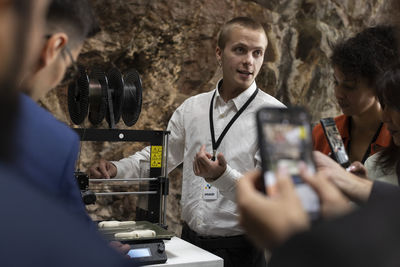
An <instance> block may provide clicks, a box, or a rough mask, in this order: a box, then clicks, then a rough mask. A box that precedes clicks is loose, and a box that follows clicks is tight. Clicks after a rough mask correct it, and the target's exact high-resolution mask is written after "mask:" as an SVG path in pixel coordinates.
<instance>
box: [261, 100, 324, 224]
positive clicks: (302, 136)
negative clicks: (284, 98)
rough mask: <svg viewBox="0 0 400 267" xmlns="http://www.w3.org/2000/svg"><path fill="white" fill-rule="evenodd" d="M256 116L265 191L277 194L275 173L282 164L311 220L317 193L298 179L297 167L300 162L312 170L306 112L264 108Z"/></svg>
mask: <svg viewBox="0 0 400 267" xmlns="http://www.w3.org/2000/svg"><path fill="white" fill-rule="evenodd" d="M256 116H257V128H258V136H259V138H258V139H259V145H260V154H261V161H262V172H263V175H262V176H263V179H262V180H263V182H264V189H265V193H266V194H267V195H269V196H271V197H273V196H274V195H275V194H276V192H277V187H276V182H277V179H276V176H275V173H276V171H277V170H278V168H279V167H280V166H284V167H285V168H287V170H288V172H289V174H290V176H291V178H292V180H293V183H294V185H295V187H296V191H297V194H298V196H299V198H300V200H301V203H302V205H303V208H304V209H305V210H306V211H307V212H308V214H309V216H310V218H311V219H317V218H318V217H319V214H320V202H319V198H318V195H317V194H316V192H315V191H314V190H313V189H312V188H311V186H309V185H308V184H306V183H304V182H303V180H302V179H301V178H300V175H299V168H298V166H299V163H300V162H301V161H302V162H304V163H305V164H306V166H307V168H308V170H309V171H310V172H311V173H315V164H314V160H313V156H312V138H311V126H310V117H309V115H308V113H307V112H306V110H305V109H304V108H302V107H291V108H269V107H265V108H262V109H260V110H259V111H258V112H257V115H256Z"/></svg>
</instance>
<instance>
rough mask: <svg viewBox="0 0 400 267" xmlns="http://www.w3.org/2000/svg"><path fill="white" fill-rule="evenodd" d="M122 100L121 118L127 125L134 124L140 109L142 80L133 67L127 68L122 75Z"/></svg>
mask: <svg viewBox="0 0 400 267" xmlns="http://www.w3.org/2000/svg"><path fill="white" fill-rule="evenodd" d="M124 83H125V87H124V102H123V106H122V119H123V121H124V123H125V124H126V125H127V126H132V125H134V124H135V123H136V122H137V120H138V119H139V115H140V112H141V110H142V91H143V88H142V81H141V80H140V76H139V73H138V72H137V71H136V70H135V69H131V70H129V71H128V72H127V73H126V74H125V76H124Z"/></svg>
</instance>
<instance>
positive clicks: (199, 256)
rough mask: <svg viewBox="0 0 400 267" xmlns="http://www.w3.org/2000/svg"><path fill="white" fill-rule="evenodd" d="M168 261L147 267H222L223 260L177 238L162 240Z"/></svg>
mask: <svg viewBox="0 0 400 267" xmlns="http://www.w3.org/2000/svg"><path fill="white" fill-rule="evenodd" d="M164 243H165V251H166V253H167V257H168V260H167V262H166V263H163V264H154V265H148V266H180V267H182V266H187V267H201V266H207V267H222V266H224V260H223V259H222V258H220V257H218V256H215V255H214V254H212V253H210V252H208V251H206V250H204V249H201V248H199V247H196V246H194V245H192V244H190V243H189V242H186V241H184V240H182V239H180V238H178V237H173V238H171V240H164Z"/></svg>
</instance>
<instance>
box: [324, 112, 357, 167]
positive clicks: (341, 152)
mask: <svg viewBox="0 0 400 267" xmlns="http://www.w3.org/2000/svg"><path fill="white" fill-rule="evenodd" d="M320 122H321V125H322V128H323V129H324V133H325V137H326V139H327V140H328V143H329V147H330V148H331V152H332V157H333V159H334V160H335V161H336V162H337V163H339V164H340V165H342V167H344V168H347V167H349V166H350V161H349V156H348V155H347V152H346V148H345V147H344V144H343V140H342V136H341V135H340V133H339V130H338V129H337V127H336V123H335V120H334V119H333V118H324V119H321V120H320Z"/></svg>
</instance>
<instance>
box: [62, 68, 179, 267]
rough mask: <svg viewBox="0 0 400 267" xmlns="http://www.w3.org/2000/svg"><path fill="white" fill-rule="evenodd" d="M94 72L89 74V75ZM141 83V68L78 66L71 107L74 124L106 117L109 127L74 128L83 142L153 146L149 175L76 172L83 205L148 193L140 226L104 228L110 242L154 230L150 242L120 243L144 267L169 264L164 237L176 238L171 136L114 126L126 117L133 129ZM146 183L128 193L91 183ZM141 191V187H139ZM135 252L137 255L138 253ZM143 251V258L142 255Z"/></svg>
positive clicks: (139, 212) (140, 212) (140, 208)
mask: <svg viewBox="0 0 400 267" xmlns="http://www.w3.org/2000/svg"><path fill="white" fill-rule="evenodd" d="M88 73H89V74H88ZM141 105H142V85H141V80H140V77H139V74H138V72H137V71H136V70H130V71H128V72H127V73H126V74H125V75H122V74H121V72H120V71H119V70H118V69H117V68H112V69H111V70H110V71H108V72H107V74H106V73H105V72H103V71H102V70H100V69H99V68H94V69H93V70H92V71H91V72H89V71H87V70H86V69H85V68H84V67H82V66H80V67H79V76H78V78H77V79H76V80H75V81H73V82H71V83H70V84H69V87H68V109H69V114H70V117H71V120H72V122H73V123H74V124H77V125H80V124H82V123H83V121H84V120H85V118H86V117H87V116H88V119H89V121H90V122H91V124H93V125H98V124H100V123H101V122H102V121H103V120H104V118H106V120H107V122H108V125H109V129H91V128H74V130H75V131H76V132H77V133H78V134H79V136H80V139H81V141H104V142H105V141H108V142H147V143H149V144H150V146H151V157H150V163H149V164H150V167H149V169H150V173H149V177H139V178H127V179H90V178H89V177H88V176H87V175H86V174H85V173H83V172H80V171H79V170H78V171H77V172H76V173H75V177H76V179H77V181H78V184H79V187H80V190H81V193H82V198H83V201H84V203H85V204H86V205H88V204H93V203H95V202H96V199H97V197H100V196H106V195H142V196H143V195H145V196H146V198H144V199H145V201H144V202H143V201H142V202H141V203H139V205H138V207H136V221H138V222H137V224H136V225H135V226H129V227H122V228H121V227H114V228H109V229H107V230H104V229H100V231H101V232H102V233H103V234H104V236H105V237H106V238H108V239H115V238H114V237H115V234H116V233H118V231H127V230H133V229H142V228H146V227H147V228H151V229H154V231H155V233H156V235H155V236H154V237H151V238H132V239H125V240H121V241H123V242H125V243H129V244H131V246H132V252H131V254H130V255H131V256H134V257H135V258H136V259H137V260H139V261H140V262H141V263H143V264H152V263H162V262H165V261H166V260H167V257H166V254H165V251H164V243H163V239H170V238H171V237H172V236H173V234H171V233H169V232H168V231H166V230H165V229H166V228H167V225H166V204H167V199H166V197H167V195H168V188H169V180H168V177H167V163H168V162H167V158H168V157H167V155H168V136H169V132H167V131H145V130H119V129H116V127H115V125H116V123H118V121H119V120H120V118H121V117H122V119H123V121H124V123H125V124H126V125H127V126H132V125H134V124H135V123H136V122H137V120H138V118H139V115H140V112H141ZM114 182H126V183H143V182H147V183H148V186H147V187H146V190H138V191H133V192H129V191H125V192H99V191H95V190H92V188H91V183H114ZM139 189H140V187H139ZM135 251H136V252H135ZM143 253H144V254H143Z"/></svg>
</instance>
